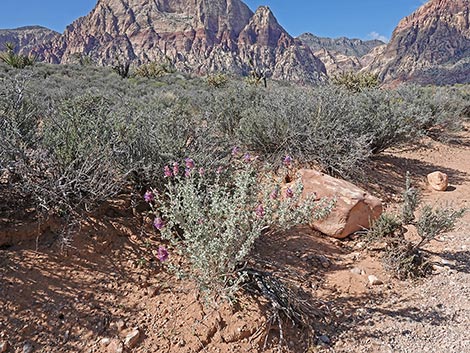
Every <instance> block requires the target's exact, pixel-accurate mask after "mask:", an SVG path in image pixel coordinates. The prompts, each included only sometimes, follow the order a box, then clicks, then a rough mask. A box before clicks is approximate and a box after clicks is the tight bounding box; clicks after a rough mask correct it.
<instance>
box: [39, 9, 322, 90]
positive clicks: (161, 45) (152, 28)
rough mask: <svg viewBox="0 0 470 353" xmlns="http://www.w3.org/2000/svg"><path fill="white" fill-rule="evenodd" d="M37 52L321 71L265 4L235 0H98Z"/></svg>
mask: <svg viewBox="0 0 470 353" xmlns="http://www.w3.org/2000/svg"><path fill="white" fill-rule="evenodd" d="M38 53H39V54H40V56H41V57H42V58H43V59H44V60H46V61H49V62H52V63H67V62H70V61H71V60H73V58H74V56H76V55H77V54H78V55H83V54H85V55H88V56H91V57H92V58H93V59H94V60H95V61H96V62H98V63H100V64H111V63H112V62H113V61H115V60H116V57H119V58H125V59H127V60H130V61H133V62H135V63H137V64H138V63H145V62H149V61H165V60H167V58H169V59H170V60H171V61H172V62H173V64H174V65H175V66H176V67H177V68H178V69H179V70H182V71H188V72H195V73H198V74H205V73H210V72H218V71H222V72H230V73H234V74H242V75H246V74H248V73H249V72H250V71H251V70H252V69H253V68H252V66H254V68H255V69H256V70H259V71H265V72H267V73H268V74H269V75H270V76H272V78H274V79H287V80H292V81H300V82H305V83H313V82H318V81H319V80H322V79H323V78H324V76H325V68H324V65H323V64H322V62H321V61H320V60H318V59H317V58H316V57H315V56H314V55H313V53H312V51H311V50H310V49H309V48H308V47H307V46H305V45H303V44H302V43H301V42H300V41H299V40H297V39H294V38H292V37H291V36H290V35H289V34H288V33H287V32H286V31H285V30H284V29H283V28H282V27H281V26H280V25H279V23H278V22H277V20H276V18H275V17H274V15H273V14H272V12H271V11H270V9H269V8H268V7H260V8H259V9H258V10H257V11H256V12H255V13H253V12H252V11H251V10H250V9H249V8H248V7H247V6H246V5H245V4H244V3H243V2H241V1H240V0H156V1H142V0H99V1H98V3H97V5H96V6H95V8H94V9H93V10H92V11H91V12H90V13H89V14H88V15H87V16H85V17H82V18H80V19H78V20H76V21H75V22H74V23H72V24H71V25H70V26H68V27H67V29H66V31H65V32H64V34H63V35H62V36H61V37H60V38H58V39H56V40H55V41H53V42H52V43H51V44H50V45H48V46H43V47H42V48H40V49H39V50H38Z"/></svg>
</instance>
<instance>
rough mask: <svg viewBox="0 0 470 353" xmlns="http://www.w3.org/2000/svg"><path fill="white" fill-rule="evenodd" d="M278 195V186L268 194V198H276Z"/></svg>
mask: <svg viewBox="0 0 470 353" xmlns="http://www.w3.org/2000/svg"><path fill="white" fill-rule="evenodd" d="M278 197H279V189H278V188H275V189H274V190H273V191H272V192H271V194H270V195H269V198H270V199H271V200H276V199H277V198H278Z"/></svg>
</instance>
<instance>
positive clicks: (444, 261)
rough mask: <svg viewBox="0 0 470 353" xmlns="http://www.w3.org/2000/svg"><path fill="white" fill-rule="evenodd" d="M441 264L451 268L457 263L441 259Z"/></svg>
mask: <svg viewBox="0 0 470 353" xmlns="http://www.w3.org/2000/svg"><path fill="white" fill-rule="evenodd" d="M441 264H443V265H450V266H455V265H456V262H455V261H452V260H446V259H441Z"/></svg>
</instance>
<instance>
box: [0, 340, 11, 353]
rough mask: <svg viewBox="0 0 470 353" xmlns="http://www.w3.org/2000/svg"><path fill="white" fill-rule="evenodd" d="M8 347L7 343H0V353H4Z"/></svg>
mask: <svg viewBox="0 0 470 353" xmlns="http://www.w3.org/2000/svg"><path fill="white" fill-rule="evenodd" d="M9 346H10V345H9V343H8V341H0V353H5V352H6V351H7V350H8V347H9Z"/></svg>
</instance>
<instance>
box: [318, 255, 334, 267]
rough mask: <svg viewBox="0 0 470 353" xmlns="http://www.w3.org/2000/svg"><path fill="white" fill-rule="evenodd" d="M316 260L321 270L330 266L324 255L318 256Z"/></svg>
mask: <svg viewBox="0 0 470 353" xmlns="http://www.w3.org/2000/svg"><path fill="white" fill-rule="evenodd" d="M318 260H319V261H320V263H321V265H322V266H323V268H328V267H330V266H331V261H330V260H329V259H328V258H327V257H326V256H325V255H320V256H318Z"/></svg>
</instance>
